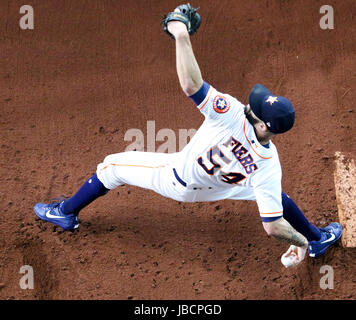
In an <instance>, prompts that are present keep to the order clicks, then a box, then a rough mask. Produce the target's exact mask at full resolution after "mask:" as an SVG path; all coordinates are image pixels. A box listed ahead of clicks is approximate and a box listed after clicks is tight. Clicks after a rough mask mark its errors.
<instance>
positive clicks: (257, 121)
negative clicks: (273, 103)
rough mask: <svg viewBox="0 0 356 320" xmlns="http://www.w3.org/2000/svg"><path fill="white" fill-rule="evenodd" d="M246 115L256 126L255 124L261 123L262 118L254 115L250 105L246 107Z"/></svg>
mask: <svg viewBox="0 0 356 320" xmlns="http://www.w3.org/2000/svg"><path fill="white" fill-rule="evenodd" d="M245 116H246V118H247V120H248V122H249V123H251V125H253V126H255V124H257V123H259V122H260V121H261V120H259V119H257V118H256V117H254V116H253V115H252V113H251V107H250V106H249V105H248V106H246V107H245Z"/></svg>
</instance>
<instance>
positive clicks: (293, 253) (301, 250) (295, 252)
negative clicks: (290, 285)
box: [283, 245, 307, 268]
mask: <svg viewBox="0 0 356 320" xmlns="http://www.w3.org/2000/svg"><path fill="white" fill-rule="evenodd" d="M306 252H307V247H297V246H295V245H291V246H290V247H289V249H288V250H287V252H286V253H285V254H283V256H285V257H289V258H290V259H291V260H292V264H291V265H290V266H289V268H291V267H292V268H293V267H296V266H298V265H299V264H300V263H301V262H302V261H303V260H304V258H305V254H306Z"/></svg>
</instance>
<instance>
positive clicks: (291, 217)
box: [282, 192, 321, 241]
mask: <svg viewBox="0 0 356 320" xmlns="http://www.w3.org/2000/svg"><path fill="white" fill-rule="evenodd" d="M282 205H283V218H284V219H286V220H287V221H288V222H289V223H290V225H291V226H292V227H293V228H294V229H295V230H297V231H298V232H299V233H301V234H302V235H303V236H304V237H306V238H307V240H308V241H319V240H320V238H321V233H320V230H319V229H318V228H317V227H316V226H314V225H313V224H311V223H310V222H309V221H308V219H307V218H306V217H305V216H304V214H303V212H302V211H301V210H300V209H299V208H298V206H297V205H296V204H295V202H294V201H293V200H292V199H291V198H289V197H288V196H287V195H286V194H285V193H284V192H282Z"/></svg>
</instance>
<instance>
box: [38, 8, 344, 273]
mask: <svg viewBox="0 0 356 320" xmlns="http://www.w3.org/2000/svg"><path fill="white" fill-rule="evenodd" d="M200 23H201V17H200V15H199V14H198V13H197V9H195V8H192V7H191V6H190V5H189V4H185V5H180V6H179V7H177V8H176V9H175V11H174V12H171V13H169V14H168V15H166V16H165V17H164V20H163V21H162V24H163V29H164V31H165V32H166V33H167V34H168V35H169V36H170V37H171V38H173V39H174V40H175V44H176V67H177V73H178V78H179V82H180V85H181V87H182V90H183V91H184V93H185V94H186V95H187V96H188V97H189V98H190V99H191V100H192V101H193V102H194V103H195V104H196V106H197V109H198V110H199V111H200V112H201V113H202V114H203V115H204V117H205V120H204V122H203V123H202V125H201V127H200V128H199V130H198V131H197V132H196V134H195V135H194V137H193V138H192V139H191V141H190V142H189V144H188V145H186V147H185V148H184V149H183V150H182V151H180V152H177V153H173V154H166V153H151V152H137V151H132V152H123V153H117V154H111V155H109V156H107V157H106V158H105V159H104V161H103V162H102V163H100V164H99V165H98V166H97V170H96V173H95V174H94V175H93V176H92V177H90V178H89V179H88V180H87V181H86V182H85V183H84V184H83V186H82V187H81V188H80V189H79V190H78V191H77V193H76V194H74V195H73V196H72V197H71V198H69V199H61V200H59V201H57V202H53V203H50V204H45V203H37V204H36V205H35V206H34V211H35V213H36V215H37V216H38V217H39V218H40V219H42V220H44V221H48V222H51V223H54V224H56V225H58V226H60V227H62V228H63V230H73V229H75V228H78V226H79V220H78V214H79V212H80V211H81V210H82V209H83V208H84V207H85V206H87V205H89V204H90V203H91V202H92V201H94V200H95V199H97V198H98V197H100V196H103V195H105V194H106V193H107V192H109V191H110V190H112V189H115V188H116V187H118V186H122V185H125V184H129V185H134V186H138V187H142V188H146V189H150V190H154V191H155V192H157V193H159V194H161V195H162V196H164V197H168V198H171V199H174V200H177V201H182V202H198V201H217V200H223V199H234V200H254V201H256V202H257V205H258V210H259V212H260V216H261V220H262V224H263V227H264V229H265V230H266V232H267V234H268V235H269V236H272V237H275V238H277V239H279V240H281V241H284V242H286V243H289V244H290V245H291V246H290V247H289V249H288V251H287V252H286V255H287V256H290V257H292V260H293V261H292V262H293V263H292V264H291V265H292V266H296V265H298V264H299V263H300V262H301V261H302V260H303V259H304V257H305V254H306V252H307V250H308V251H309V256H310V257H319V256H321V255H323V254H324V253H325V251H326V250H327V248H328V247H329V246H330V245H332V244H334V243H335V242H336V241H337V240H339V239H340V237H341V234H342V226H341V225H340V224H339V223H336V222H334V223H331V224H330V225H328V226H327V227H325V228H317V227H316V226H314V225H312V224H311V223H310V222H309V221H308V220H307V218H306V217H305V216H304V215H303V213H302V212H301V210H300V209H299V208H298V207H297V205H296V204H295V203H294V202H293V200H292V199H291V198H290V197H289V196H288V195H287V194H285V193H283V192H282V188H281V180H282V170H281V165H280V162H279V158H278V153H277V149H276V147H275V145H274V144H273V143H272V141H271V139H272V138H273V137H274V136H275V135H277V134H282V133H284V132H286V131H288V130H290V129H291V128H292V126H293V124H294V119H295V110H294V108H293V106H292V104H291V102H290V101H289V100H288V99H287V98H285V97H282V96H278V95H275V94H273V93H271V92H270V91H269V90H268V89H267V88H266V87H265V86H263V85H261V84H257V85H255V86H254V87H253V89H252V90H251V92H250V95H249V104H248V105H246V106H245V105H243V104H242V103H241V102H239V101H238V100H237V99H236V98H234V97H232V96H231V95H229V94H226V93H221V92H219V91H218V90H217V89H215V88H214V87H213V86H212V85H210V84H209V83H207V82H205V81H204V80H203V78H202V75H201V72H200V68H199V66H198V63H197V61H196V59H195V56H194V53H193V49H192V45H191V42H190V36H191V35H193V34H194V33H195V32H196V31H197V30H198V28H199V26H200Z"/></svg>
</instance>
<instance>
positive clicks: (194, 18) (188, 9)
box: [161, 3, 201, 39]
mask: <svg viewBox="0 0 356 320" xmlns="http://www.w3.org/2000/svg"><path fill="white" fill-rule="evenodd" d="M177 9H178V10H179V12H178V11H174V12H170V13H168V14H167V15H165V16H164V17H163V20H162V22H161V24H162V25H163V30H164V32H165V33H167V34H168V35H169V36H170V37H171V38H172V39H174V36H173V34H171V33H170V32H169V31H168V28H167V25H168V22H170V21H181V22H183V23H184V24H185V25H186V26H187V30H188V33H189V34H190V35H193V34H194V33H196V32H197V30H198V29H199V27H200V24H201V17H200V15H199V13H197V10H198V9H199V8H193V7H192V6H191V5H190V4H189V3H187V4H182V5H180V6H178V7H177Z"/></svg>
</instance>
